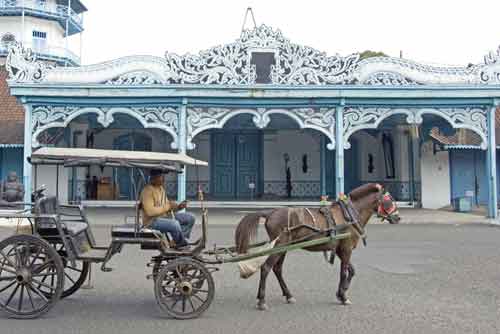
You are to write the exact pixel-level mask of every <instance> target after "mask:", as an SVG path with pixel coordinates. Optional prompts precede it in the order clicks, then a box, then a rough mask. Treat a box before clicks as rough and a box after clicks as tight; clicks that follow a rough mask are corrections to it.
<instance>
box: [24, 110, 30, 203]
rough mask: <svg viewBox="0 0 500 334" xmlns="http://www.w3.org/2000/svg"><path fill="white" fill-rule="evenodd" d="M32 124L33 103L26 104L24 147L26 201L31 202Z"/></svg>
mask: <svg viewBox="0 0 500 334" xmlns="http://www.w3.org/2000/svg"><path fill="white" fill-rule="evenodd" d="M31 135H32V125H31V105H30V104H24V147H23V151H24V152H23V179H24V180H23V183H24V202H25V203H31V187H32V181H31V180H32V178H31V170H32V166H31V164H30V163H29V162H28V157H31V151H32V145H31V143H32V138H31Z"/></svg>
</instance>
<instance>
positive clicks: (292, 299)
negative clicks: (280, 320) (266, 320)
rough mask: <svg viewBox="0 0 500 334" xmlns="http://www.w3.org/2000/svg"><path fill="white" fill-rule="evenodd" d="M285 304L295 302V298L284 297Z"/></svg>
mask: <svg viewBox="0 0 500 334" xmlns="http://www.w3.org/2000/svg"><path fill="white" fill-rule="evenodd" d="M286 302H287V304H295V303H296V302H297V299H295V298H294V297H290V298H287V299H286Z"/></svg>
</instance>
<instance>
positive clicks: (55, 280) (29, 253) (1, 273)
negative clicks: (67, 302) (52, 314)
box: [0, 235, 64, 319]
mask: <svg viewBox="0 0 500 334" xmlns="http://www.w3.org/2000/svg"><path fill="white" fill-rule="evenodd" d="M63 289H64V267H63V263H62V261H61V257H60V256H59V254H57V252H56V250H55V249H54V248H52V247H51V246H50V245H49V244H48V243H47V242H46V241H45V240H42V239H40V238H38V237H36V236H32V235H14V236H12V237H9V238H7V239H5V240H3V241H1V242H0V309H1V310H2V311H4V312H5V313H6V314H7V315H8V316H10V317H12V318H19V319H29V318H36V317H39V316H41V315H42V314H44V313H46V312H48V311H49V310H50V309H51V308H52V307H53V306H54V305H55V304H56V303H57V301H58V300H59V299H60V298H61V294H62V292H63ZM46 292H50V297H47V296H46Z"/></svg>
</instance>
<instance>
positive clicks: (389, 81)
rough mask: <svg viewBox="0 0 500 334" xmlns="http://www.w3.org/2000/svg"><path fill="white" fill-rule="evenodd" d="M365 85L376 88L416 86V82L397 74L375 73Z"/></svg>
mask: <svg viewBox="0 0 500 334" xmlns="http://www.w3.org/2000/svg"><path fill="white" fill-rule="evenodd" d="M363 83H364V84H365V85H376V86H381V85H383V86H407V85H417V84H418V82H417V81H415V80H412V79H409V78H405V77H404V76H402V75H401V74H399V73H390V72H377V73H374V74H372V75H371V76H370V77H369V78H368V79H366V81H365V82H363Z"/></svg>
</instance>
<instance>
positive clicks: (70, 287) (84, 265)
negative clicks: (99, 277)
mask: <svg viewBox="0 0 500 334" xmlns="http://www.w3.org/2000/svg"><path fill="white" fill-rule="evenodd" d="M57 246H58V245H57V244H55V245H54V248H56V249H57ZM57 253H58V254H59V256H60V257H61V260H62V263H63V267H64V291H63V292H62V294H61V299H62V298H66V297H68V296H71V295H72V294H74V293H75V292H77V291H78V290H79V289H80V287H81V286H82V285H83V283H85V279H87V275H88V274H89V269H90V262H87V261H78V260H76V261H75V265H76V266H73V265H72V264H71V261H70V260H69V259H68V253H67V252H66V251H65V250H64V245H62V244H59V249H58V250H57ZM42 292H43V293H44V294H45V296H46V297H50V296H51V293H50V292H49V291H42Z"/></svg>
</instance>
